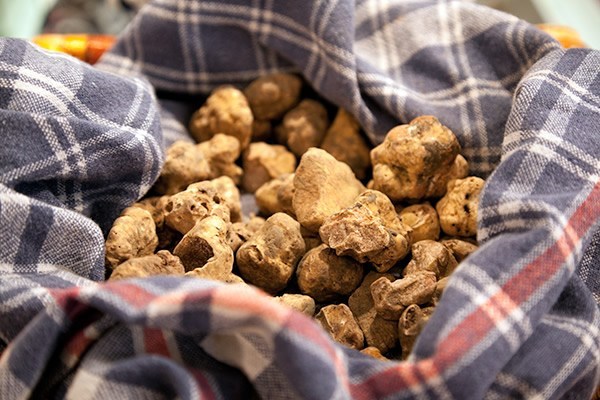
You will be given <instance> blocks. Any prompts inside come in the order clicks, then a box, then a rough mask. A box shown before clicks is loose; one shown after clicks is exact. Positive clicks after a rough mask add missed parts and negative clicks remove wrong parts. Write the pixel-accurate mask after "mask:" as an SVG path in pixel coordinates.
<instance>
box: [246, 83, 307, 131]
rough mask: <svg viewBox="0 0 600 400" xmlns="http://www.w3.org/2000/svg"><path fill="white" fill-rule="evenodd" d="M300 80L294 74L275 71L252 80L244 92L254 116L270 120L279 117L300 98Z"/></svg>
mask: <svg viewBox="0 0 600 400" xmlns="http://www.w3.org/2000/svg"><path fill="white" fill-rule="evenodd" d="M301 88H302V81H301V80H300V78H298V77H297V76H296V75H292V74H285V73H276V74H271V75H267V76H263V77H260V78H258V79H256V80H254V81H252V82H251V83H250V84H249V85H248V87H246V89H244V94H245V95H246V98H247V99H248V103H249V104H250V107H251V108H252V113H253V114H254V118H256V119H259V120H271V119H275V118H279V117H281V116H282V115H283V114H284V113H285V112H286V111H288V110H289V109H291V108H292V107H294V106H295V105H296V104H297V103H298V100H299V98H300V89H301Z"/></svg>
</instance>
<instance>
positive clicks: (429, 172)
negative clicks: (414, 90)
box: [371, 116, 460, 201]
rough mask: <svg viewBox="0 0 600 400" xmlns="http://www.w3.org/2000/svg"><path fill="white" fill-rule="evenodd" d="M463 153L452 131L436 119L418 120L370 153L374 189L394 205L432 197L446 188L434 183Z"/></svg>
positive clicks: (395, 130) (401, 127)
mask: <svg viewBox="0 0 600 400" xmlns="http://www.w3.org/2000/svg"><path fill="white" fill-rule="evenodd" d="M459 152H460V145H459V143H458V140H457V139H456V136H454V134H453V133H452V132H451V131H450V129H448V128H446V127H445V126H443V125H442V124H441V123H440V122H439V121H438V120H437V118H435V117H432V116H422V117H418V118H415V119H414V120H412V121H411V122H410V124H408V125H399V126H397V127H395V128H393V129H392V130H390V131H389V132H388V134H387V135H386V137H385V139H384V141H383V143H382V144H380V145H379V146H377V147H376V148H374V149H373V150H372V151H371V161H372V163H373V185H374V188H375V189H376V190H379V191H381V192H383V193H385V194H386V195H388V196H389V198H390V199H392V200H393V201H401V200H407V199H412V200H417V199H422V198H426V197H431V196H433V195H434V194H437V193H438V192H439V190H440V188H438V187H436V186H440V185H441V186H442V188H441V190H442V191H443V189H444V187H443V185H442V183H443V182H438V181H439V179H437V180H432V179H433V178H434V177H435V176H436V175H438V174H442V173H444V172H445V171H447V170H449V169H450V168H451V166H452V164H453V163H454V160H455V158H456V156H457V155H458V153H459Z"/></svg>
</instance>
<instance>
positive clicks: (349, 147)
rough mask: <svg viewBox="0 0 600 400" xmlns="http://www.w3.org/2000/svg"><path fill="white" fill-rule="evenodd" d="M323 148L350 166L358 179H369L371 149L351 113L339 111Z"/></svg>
mask: <svg viewBox="0 0 600 400" xmlns="http://www.w3.org/2000/svg"><path fill="white" fill-rule="evenodd" d="M321 148H322V149H323V150H325V151H326V152H328V153H329V154H331V155H332V156H334V157H335V158H336V159H337V160H338V161H342V162H344V163H346V164H348V165H349V166H350V168H352V171H353V172H354V174H355V175H356V177H357V178H358V179H361V180H362V179H365V178H366V177H367V175H368V172H369V168H370V167H371V156H370V151H371V148H370V147H369V145H368V143H367V141H366V140H365V138H364V137H363V135H361V133H360V125H359V124H358V121H356V119H355V118H354V117H353V116H352V115H351V114H350V113H348V112H346V111H345V110H343V109H341V108H340V109H339V111H338V113H337V115H336V117H335V119H334V120H333V123H332V124H331V127H330V128H329V129H328V130H327V133H326V134H325V138H324V139H323V143H321Z"/></svg>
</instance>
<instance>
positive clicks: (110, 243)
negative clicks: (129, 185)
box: [106, 207, 158, 268]
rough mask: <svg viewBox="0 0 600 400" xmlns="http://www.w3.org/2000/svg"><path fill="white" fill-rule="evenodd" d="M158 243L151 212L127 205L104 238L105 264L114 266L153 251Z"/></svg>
mask: <svg viewBox="0 0 600 400" xmlns="http://www.w3.org/2000/svg"><path fill="white" fill-rule="evenodd" d="M157 245H158V237H157V236H156V226H155V225H154V219H153V218H152V214H150V213H149V212H148V211H146V210H144V209H141V208H139V207H128V208H126V209H125V210H123V212H122V213H121V215H120V216H119V218H117V219H116V220H115V222H114V223H113V226H112V228H111V229H110V232H109V233H108V237H107V238H106V265H107V266H108V267H110V268H115V267H116V266H117V265H119V264H121V263H122V262H124V261H127V260H129V259H131V258H137V257H142V256H146V255H149V254H152V253H154V250H155V249H156V246H157Z"/></svg>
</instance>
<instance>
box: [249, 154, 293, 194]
mask: <svg viewBox="0 0 600 400" xmlns="http://www.w3.org/2000/svg"><path fill="white" fill-rule="evenodd" d="M243 165H244V177H243V178H242V186H243V187H244V189H245V190H246V191H247V192H250V193H254V192H255V191H256V189H258V188H259V187H261V186H262V185H263V184H265V183H267V182H269V181H270V180H271V179H274V178H277V177H279V176H281V175H284V174H289V173H292V172H294V169H295V168H296V157H294V155H293V154H292V153H290V152H289V151H287V149H286V148H285V147H283V146H280V145H271V144H267V143H264V142H257V143H252V144H250V146H249V147H248V149H247V150H246V151H245V152H244V162H243Z"/></svg>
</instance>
